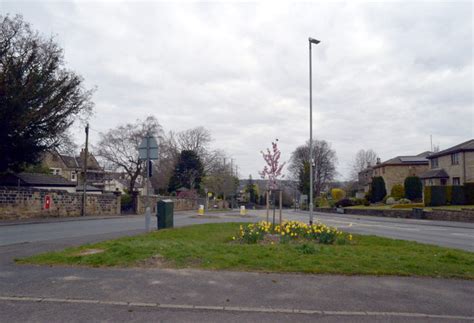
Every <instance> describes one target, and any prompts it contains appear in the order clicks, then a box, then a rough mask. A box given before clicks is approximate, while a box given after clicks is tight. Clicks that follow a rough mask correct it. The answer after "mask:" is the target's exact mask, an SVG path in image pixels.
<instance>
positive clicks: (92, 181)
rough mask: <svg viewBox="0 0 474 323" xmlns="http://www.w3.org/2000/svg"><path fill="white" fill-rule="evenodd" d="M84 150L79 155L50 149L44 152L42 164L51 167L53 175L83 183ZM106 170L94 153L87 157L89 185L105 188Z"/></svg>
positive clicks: (77, 183)
mask: <svg viewBox="0 0 474 323" xmlns="http://www.w3.org/2000/svg"><path fill="white" fill-rule="evenodd" d="M84 154H85V153H84V150H82V151H81V153H80V155H79V156H67V155H62V154H59V153H58V152H56V151H49V152H46V153H44V154H43V156H42V158H41V164H42V166H43V167H46V168H49V169H50V171H51V173H52V174H53V175H59V176H62V177H64V178H65V179H67V180H69V181H71V182H74V183H76V185H79V184H82V173H83V169H84ZM104 179H105V172H104V170H103V168H102V167H101V166H100V165H99V163H98V162H97V159H96V158H95V157H94V155H92V154H90V153H89V154H88V158H87V183H88V185H91V186H94V187H96V188H99V189H100V190H103V189H104V186H105V183H104Z"/></svg>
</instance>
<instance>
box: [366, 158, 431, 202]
mask: <svg viewBox="0 0 474 323" xmlns="http://www.w3.org/2000/svg"><path fill="white" fill-rule="evenodd" d="M428 155H430V152H429V151H425V152H423V153H421V154H418V155H415V156H397V157H394V158H392V159H389V160H387V161H385V162H383V163H381V162H380V158H378V159H377V163H376V164H375V165H374V166H373V177H375V176H381V177H383V179H384V181H385V188H386V190H387V194H390V191H391V190H392V187H393V186H394V185H395V184H401V185H403V184H404V182H405V178H407V177H409V176H420V175H421V174H423V173H424V172H426V171H427V170H428V169H429V161H428V159H427V156H428Z"/></svg>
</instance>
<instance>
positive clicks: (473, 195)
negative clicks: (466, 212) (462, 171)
mask: <svg viewBox="0 0 474 323" xmlns="http://www.w3.org/2000/svg"><path fill="white" fill-rule="evenodd" d="M464 199H465V200H464V202H465V203H466V204H474V183H464Z"/></svg>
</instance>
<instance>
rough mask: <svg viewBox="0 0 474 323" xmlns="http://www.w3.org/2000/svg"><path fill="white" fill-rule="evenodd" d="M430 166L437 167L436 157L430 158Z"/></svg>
mask: <svg viewBox="0 0 474 323" xmlns="http://www.w3.org/2000/svg"><path fill="white" fill-rule="evenodd" d="M431 168H438V158H433V159H432V160H431Z"/></svg>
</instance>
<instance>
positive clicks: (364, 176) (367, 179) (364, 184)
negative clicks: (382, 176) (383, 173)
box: [356, 165, 374, 197]
mask: <svg viewBox="0 0 474 323" xmlns="http://www.w3.org/2000/svg"><path fill="white" fill-rule="evenodd" d="M373 174H374V169H373V167H372V166H370V165H368V166H367V168H366V169H364V170H362V171H360V172H359V174H358V181H357V184H358V187H357V191H358V192H357V194H356V195H357V197H364V196H365V193H368V192H369V189H370V184H371V183H372V177H373ZM359 193H362V194H359Z"/></svg>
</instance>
